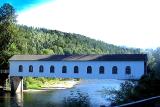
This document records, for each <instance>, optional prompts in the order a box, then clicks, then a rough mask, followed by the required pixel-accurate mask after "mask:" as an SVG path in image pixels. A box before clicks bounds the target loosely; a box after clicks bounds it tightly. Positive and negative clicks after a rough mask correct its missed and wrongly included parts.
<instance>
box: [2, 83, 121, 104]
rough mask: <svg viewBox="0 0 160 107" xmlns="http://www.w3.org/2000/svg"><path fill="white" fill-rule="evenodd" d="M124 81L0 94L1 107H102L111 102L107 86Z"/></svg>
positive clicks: (113, 86) (117, 84) (110, 86)
mask: <svg viewBox="0 0 160 107" xmlns="http://www.w3.org/2000/svg"><path fill="white" fill-rule="evenodd" d="M121 82H122V81H115V80H113V81H111V80H101V81H99V80H98V81H97V80H95V81H94V80H91V81H82V82H81V83H80V84H78V85H76V86H75V87H74V88H70V89H57V90H48V91H28V92H23V93H22V94H16V95H14V96H11V94H10V93H1V92H0V93H1V94H0V107H64V106H65V107H66V106H68V107H74V106H75V105H76V107H88V106H90V107H100V106H101V105H105V106H106V105H109V104H110V102H109V101H108V102H107V101H106V100H105V98H103V96H102V95H101V94H102V90H103V89H104V87H105V88H107V87H108V88H118V87H119V84H120V83H121Z"/></svg>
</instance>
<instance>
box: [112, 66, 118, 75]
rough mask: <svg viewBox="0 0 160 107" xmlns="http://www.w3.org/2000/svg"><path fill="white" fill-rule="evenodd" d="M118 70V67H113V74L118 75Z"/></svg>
mask: <svg viewBox="0 0 160 107" xmlns="http://www.w3.org/2000/svg"><path fill="white" fill-rule="evenodd" d="M117 71H118V68H117V66H113V67H112V74H117Z"/></svg>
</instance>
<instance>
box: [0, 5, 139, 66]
mask: <svg viewBox="0 0 160 107" xmlns="http://www.w3.org/2000/svg"><path fill="white" fill-rule="evenodd" d="M16 17H17V15H16V12H15V9H14V8H13V7H12V6H11V5H10V4H4V5H3V6H2V7H1V8H0V46H1V47H0V50H1V51H0V65H1V68H3V67H4V68H6V67H7V66H8V64H7V62H8V59H9V58H10V57H11V56H12V55H14V54H123V53H127V54H130V53H140V49H133V48H126V47H120V46H115V45H112V44H107V43H104V42H102V41H97V40H94V39H91V38H88V37H85V36H83V35H80V34H74V33H65V32H61V31H57V30H48V29H44V28H33V27H27V26H22V25H18V24H17V23H16Z"/></svg>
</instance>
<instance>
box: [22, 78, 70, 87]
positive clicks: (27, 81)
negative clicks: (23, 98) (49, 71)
mask: <svg viewBox="0 0 160 107" xmlns="http://www.w3.org/2000/svg"><path fill="white" fill-rule="evenodd" d="M66 80H71V79H60V78H44V77H40V78H34V77H26V78H24V86H25V87H26V89H41V88H43V87H46V86H53V85H54V84H65V81H66Z"/></svg>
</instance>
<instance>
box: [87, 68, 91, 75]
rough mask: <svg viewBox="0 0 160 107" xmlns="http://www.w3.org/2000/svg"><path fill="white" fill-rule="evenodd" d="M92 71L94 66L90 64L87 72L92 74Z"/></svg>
mask: <svg viewBox="0 0 160 107" xmlns="http://www.w3.org/2000/svg"><path fill="white" fill-rule="evenodd" d="M91 73H92V67H91V66H88V67H87V74H91Z"/></svg>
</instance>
